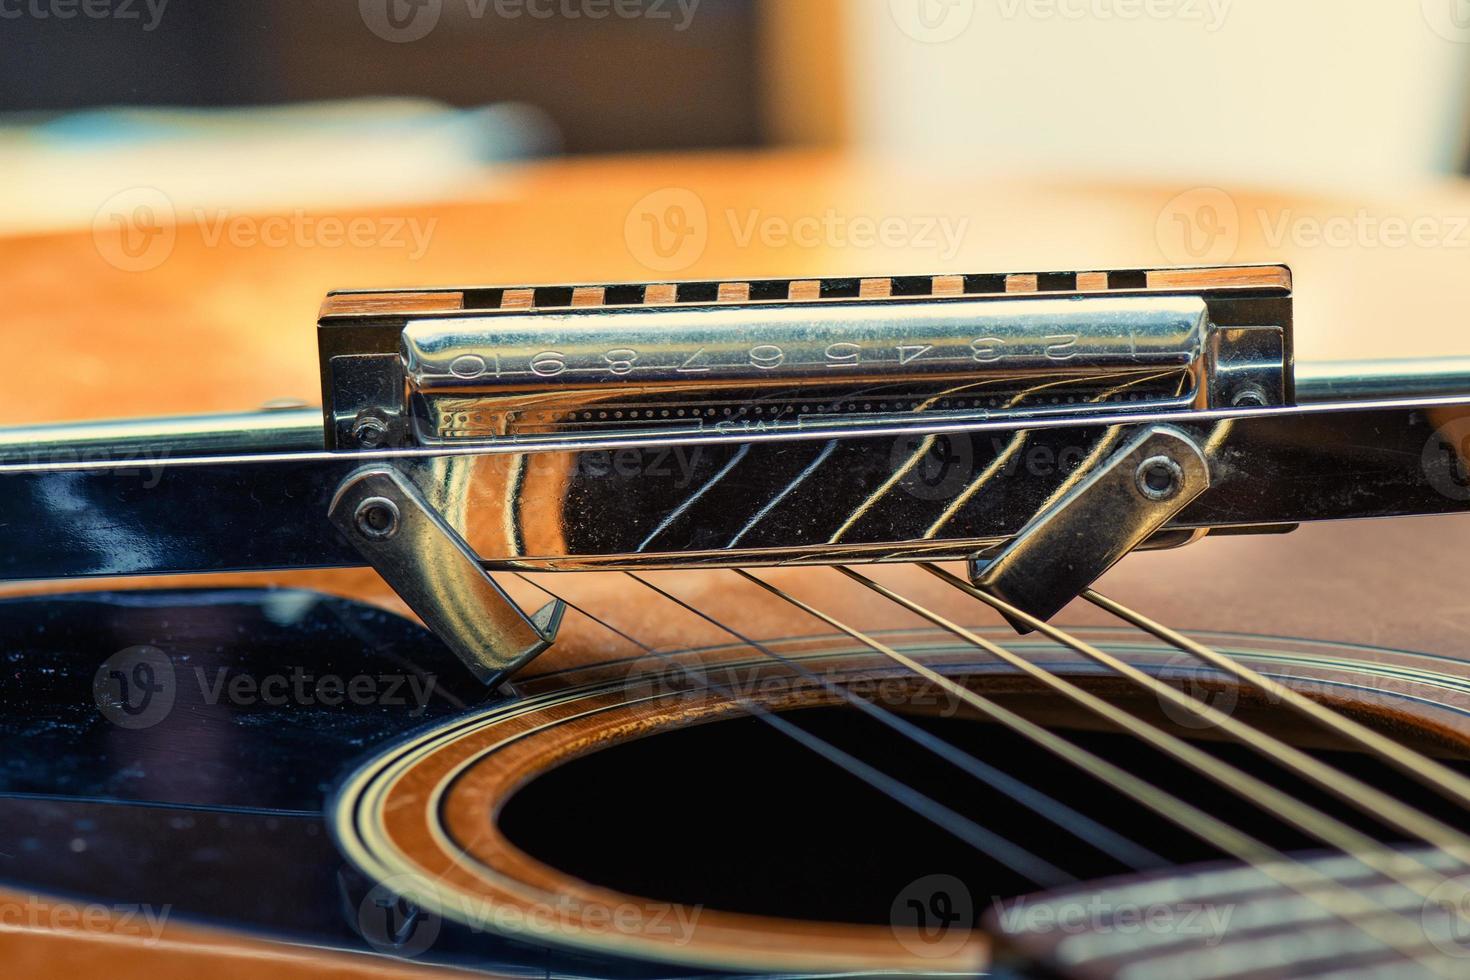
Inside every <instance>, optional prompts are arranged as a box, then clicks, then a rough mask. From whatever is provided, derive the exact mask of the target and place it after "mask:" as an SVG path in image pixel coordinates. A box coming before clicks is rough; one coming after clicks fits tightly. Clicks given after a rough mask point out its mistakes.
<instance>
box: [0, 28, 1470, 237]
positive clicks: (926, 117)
mask: <svg viewBox="0 0 1470 980" xmlns="http://www.w3.org/2000/svg"><path fill="white" fill-rule="evenodd" d="M1416 8H1417V9H1416ZM1466 42H1470V0H1422V2H1421V0H1402V2H1398V3H1392V4H1387V3H1379V4H1353V5H1346V4H1342V3H1337V2H1332V0H1293V2H1291V3H1281V2H1279V0H361V2H357V0H330V2H317V3H302V2H300V0H208V2H203V0H0V110H3V111H4V112H5V113H6V117H5V127H4V131H3V132H4V135H3V142H0V153H3V155H0V163H3V165H4V167H5V169H6V170H8V171H10V172H11V173H12V174H19V175H22V176H24V175H26V174H31V175H33V176H36V177H37V178H38V179H39V178H42V177H44V178H50V179H51V180H53V181H54V180H56V179H57V178H58V176H61V175H64V176H65V177H66V179H67V180H68V181H69V182H76V183H70V185H69V187H68V191H67V193H65V194H55V195H52V197H56V198H61V197H64V198H66V200H64V201H63V200H44V201H42V200H36V199H35V196H34V195H33V194H28V193H26V192H25V191H24V190H23V189H22V188H21V187H20V185H19V182H17V181H15V180H11V181H7V184H8V186H9V187H10V191H9V194H10V195H12V196H13V197H14V198H15V200H7V201H6V203H7V207H6V209H5V211H6V213H5V216H4V218H3V219H0V220H3V221H4V222H5V223H6V224H8V225H9V226H11V227H16V226H21V225H27V226H31V227H45V226H49V225H53V224H57V223H63V224H64V223H66V222H67V221H68V220H90V214H91V213H92V211H93V210H95V206H96V203H97V202H96V200H90V201H89V200H88V198H89V195H88V194H87V193H86V182H87V179H88V177H89V176H90V174H89V168H97V169H102V170H105V171H106V178H107V179H108V180H111V181H112V182H113V183H115V182H116V181H115V180H113V178H115V177H116V176H117V175H118V173H119V171H120V170H122V171H130V170H131V169H136V170H137V171H140V172H142V173H141V176H140V179H142V178H143V177H147V176H150V175H151V176H153V177H155V178H156V177H157V176H158V170H159V168H160V167H161V166H164V165H165V162H166V163H167V165H171V166H176V167H178V168H180V169H181V170H184V171H186V173H184V174H181V175H179V177H178V180H179V181H181V182H182V183H184V184H187V183H188V174H187V171H191V170H192V171H195V172H196V173H197V175H198V177H199V179H200V183H201V184H204V183H207V182H208V179H209V178H213V179H214V180H215V181H216V182H219V181H220V180H222V179H224V178H228V180H229V181H230V182H231V183H232V184H234V185H235V186H233V187H232V188H230V189H229V196H231V197H232V198H233V199H235V200H239V201H242V202H246V203H250V202H253V203H270V202H272V201H273V200H278V199H281V198H293V197H298V196H305V197H307V198H313V197H314V196H315V197H320V196H321V194H323V193H329V194H330V195H331V196H333V197H335V198H336V199H338V200H339V201H340V200H352V199H384V198H387V199H393V198H401V197H410V198H412V197H424V196H426V195H427V196H433V195H437V194H444V193H451V194H452V193H454V191H455V189H456V187H457V186H461V185H463V184H464V183H465V182H466V181H468V180H471V179H472V171H473V170H474V168H475V167H476V166H478V165H482V164H484V163H486V162H492V161H495V160H502V159H507V158H524V157H528V156H547V155H556V154H606V153H628V152H648V151H669V150H706V149H728V148H753V147H781V146H808V147H810V146H822V147H834V148H842V149H845V150H849V151H852V152H855V153H863V154H874V155H879V156H893V157H900V158H909V159H936V158H941V159H946V160H948V161H951V162H953V163H955V164H958V163H960V162H965V163H967V164H969V165H971V166H973V167H974V168H975V169H976V170H977V171H978V172H984V171H990V170H996V169H1009V170H1016V169H1023V170H1029V171H1041V172H1062V173H1071V174H1086V175H1091V176H1099V177H1109V176H1114V175H1124V176H1128V177H1160V176H1163V177H1169V176H1178V175H1187V176H1188V177H1190V178H1191V179H1194V180H1197V181H1207V180H1214V181H1239V180H1253V181H1269V182H1271V183H1272V184H1275V185H1278V186H1279V185H1283V184H1290V185H1306V186H1313V187H1321V186H1353V187H1361V186H1362V185H1363V184H1364V183H1365V182H1382V181H1401V180H1404V179H1406V178H1408V179H1412V178H1425V177H1430V176H1434V175H1446V174H1452V173H1457V172H1463V171H1464V170H1465V169H1466V166H1467V164H1470V150H1467V133H1470V43H1466ZM201 110H202V111H201ZM160 148H167V149H168V150H169V151H170V152H171V153H172V154H173V155H172V156H171V157H168V158H164V157H160V156H159V155H158V154H157V151H158V150H159V149H160ZM270 184H274V185H276V186H275V187H274V188H272V187H269V186H262V185H270ZM288 185H289V186H288ZM201 189H202V188H201ZM183 190H184V192H185V193H186V194H187V193H189V191H188V189H187V188H183ZM222 190H223V188H221V187H219V186H217V183H216V186H214V187H213V189H212V196H215V197H217V196H219V194H220V192H221V191H222ZM90 196H91V197H95V195H90ZM89 203H90V204H91V207H88V206H87V204H89Z"/></svg>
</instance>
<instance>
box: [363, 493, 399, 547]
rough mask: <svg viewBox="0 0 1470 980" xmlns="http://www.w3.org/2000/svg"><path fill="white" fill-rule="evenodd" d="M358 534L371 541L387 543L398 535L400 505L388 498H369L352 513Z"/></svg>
mask: <svg viewBox="0 0 1470 980" xmlns="http://www.w3.org/2000/svg"><path fill="white" fill-rule="evenodd" d="M352 517H353V520H354V521H355V522H356V524H357V533H358V534H361V535H362V536H363V537H365V538H367V539H368V540H369V541H387V540H388V539H389V538H391V537H393V535H395V534H397V533H398V505H397V504H395V503H394V502H393V501H391V500H389V499H388V498H387V497H369V498H367V499H366V500H364V501H363V502H362V503H360V504H358V505H357V510H355V511H353V513H352Z"/></svg>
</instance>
